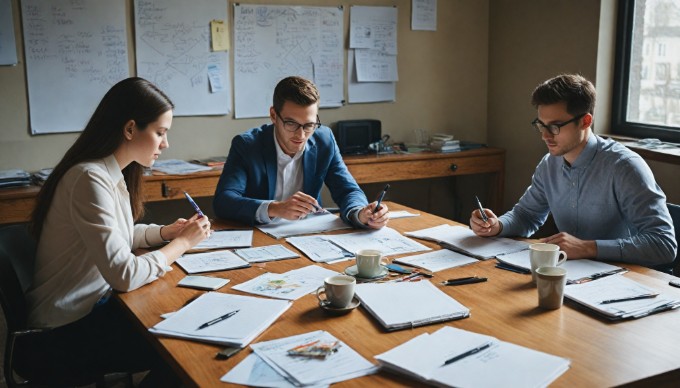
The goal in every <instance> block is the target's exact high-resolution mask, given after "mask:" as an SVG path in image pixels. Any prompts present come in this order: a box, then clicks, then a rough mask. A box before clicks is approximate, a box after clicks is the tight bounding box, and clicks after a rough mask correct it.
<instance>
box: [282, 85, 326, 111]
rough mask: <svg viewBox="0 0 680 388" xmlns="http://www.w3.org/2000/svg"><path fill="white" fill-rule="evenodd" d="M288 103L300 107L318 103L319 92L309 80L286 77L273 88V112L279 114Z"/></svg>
mask: <svg viewBox="0 0 680 388" xmlns="http://www.w3.org/2000/svg"><path fill="white" fill-rule="evenodd" d="M286 101H290V102H292V103H294V104H297V105H300V106H309V105H312V104H316V103H317V102H319V90H318V89H317V88H316V86H315V85H314V84H313V83H312V82H311V81H309V80H306V79H304V78H302V77H297V76H293V77H286V78H284V79H282V80H281V81H279V83H278V84H277V85H276V88H274V110H275V111H276V113H280V112H281V109H283V104H284V103H285V102H286Z"/></svg>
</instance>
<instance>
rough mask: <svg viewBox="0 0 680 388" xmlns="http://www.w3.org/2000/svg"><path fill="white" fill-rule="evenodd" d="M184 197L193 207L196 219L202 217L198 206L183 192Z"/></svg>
mask: <svg viewBox="0 0 680 388" xmlns="http://www.w3.org/2000/svg"><path fill="white" fill-rule="evenodd" d="M184 196H185V197H187V200H188V201H189V203H190V204H191V206H193V207H194V210H196V214H198V218H201V217H203V216H204V215H203V212H202V211H201V208H200V207H198V205H197V204H196V202H194V199H193V198H191V196H190V195H189V193H187V192H186V191H185V192H184Z"/></svg>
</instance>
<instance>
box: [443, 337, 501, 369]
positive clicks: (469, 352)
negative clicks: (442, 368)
mask: <svg viewBox="0 0 680 388" xmlns="http://www.w3.org/2000/svg"><path fill="white" fill-rule="evenodd" d="M489 347H491V342H487V343H485V344H484V345H481V346H478V347H476V348H474V349H471V350H468V351H467V352H465V353H461V354H459V355H457V356H455V357H452V358H449V359H448V360H446V361H444V365H449V364H453V363H454V362H456V361H460V360H462V359H464V358H465V357H468V356H472V355H473V354H476V353H479V352H481V351H482V350H484V349H487V348H489Z"/></svg>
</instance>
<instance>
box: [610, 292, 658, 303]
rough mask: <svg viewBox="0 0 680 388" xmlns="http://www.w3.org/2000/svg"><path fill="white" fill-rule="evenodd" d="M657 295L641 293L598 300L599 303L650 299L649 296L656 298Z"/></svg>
mask: <svg viewBox="0 0 680 388" xmlns="http://www.w3.org/2000/svg"><path fill="white" fill-rule="evenodd" d="M657 295H659V294H642V295H636V296H629V297H627V298H618V299H607V300H603V301H602V302H600V304H611V303H619V302H627V301H629V300H638V299H650V298H656V296H657Z"/></svg>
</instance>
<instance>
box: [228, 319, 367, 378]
mask: <svg viewBox="0 0 680 388" xmlns="http://www.w3.org/2000/svg"><path fill="white" fill-rule="evenodd" d="M311 343H337V351H335V352H334V353H333V354H331V355H329V356H328V357H325V358H309V357H299V356H292V355H290V354H289V352H288V351H289V350H291V349H294V348H296V347H299V346H301V345H303V346H304V345H307V344H311ZM250 347H251V348H252V349H253V351H254V352H255V356H256V357H258V358H259V359H260V360H262V361H263V362H264V363H265V364H266V365H267V366H268V367H269V368H261V361H259V360H254V359H252V358H246V359H245V360H244V361H243V362H241V363H240V364H239V365H237V366H236V367H235V368H234V369H232V370H231V371H229V373H227V374H226V375H224V376H223V377H222V379H221V381H223V382H227V383H235V384H244V385H251V386H260V387H263V386H271V387H286V386H297V387H306V386H312V385H313V386H326V385H329V384H333V383H337V382H340V381H345V380H349V379H353V378H356V377H361V376H366V375H369V374H372V373H375V372H376V371H377V367H376V366H375V365H373V364H371V363H370V362H369V361H368V360H366V359H365V358H363V357H362V356H361V355H360V354H359V353H357V352H356V351H355V350H354V349H352V348H350V347H349V346H348V345H347V344H345V343H343V342H342V341H339V340H338V339H337V338H335V337H334V336H333V335H332V334H330V333H328V332H326V331H321V330H319V331H314V332H311V333H305V334H300V335H295V336H292V337H287V338H280V339H276V340H271V341H264V342H259V343H256V344H252V345H250ZM242 364H243V365H242ZM271 369H273V371H274V372H275V374H278V375H279V376H280V377H279V378H278V379H277V378H276V376H275V375H274V374H273V373H272V371H271Z"/></svg>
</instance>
